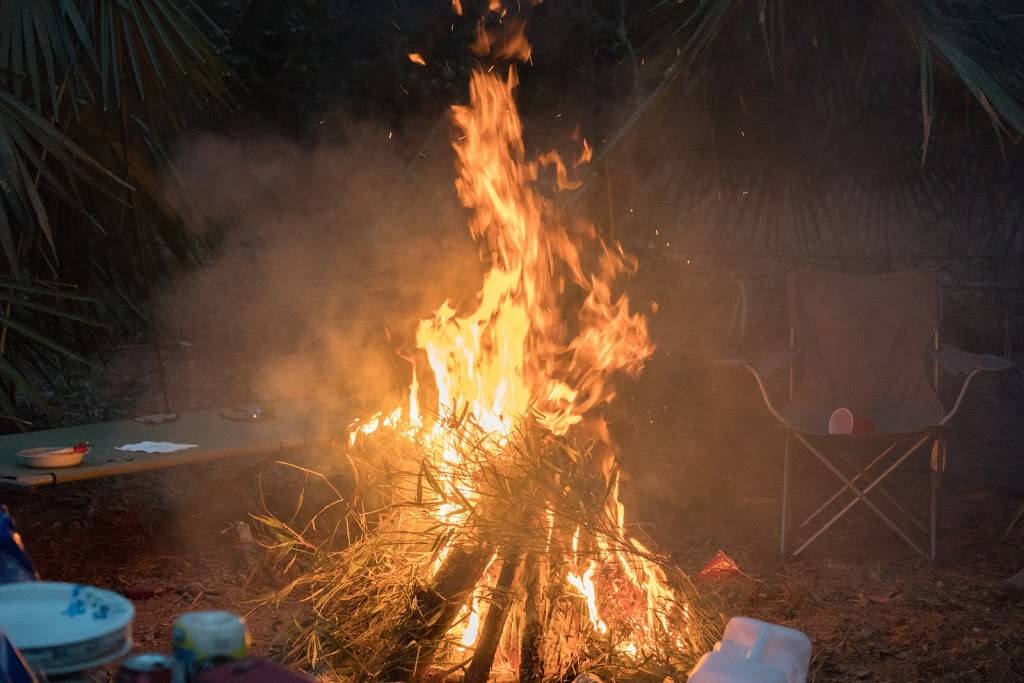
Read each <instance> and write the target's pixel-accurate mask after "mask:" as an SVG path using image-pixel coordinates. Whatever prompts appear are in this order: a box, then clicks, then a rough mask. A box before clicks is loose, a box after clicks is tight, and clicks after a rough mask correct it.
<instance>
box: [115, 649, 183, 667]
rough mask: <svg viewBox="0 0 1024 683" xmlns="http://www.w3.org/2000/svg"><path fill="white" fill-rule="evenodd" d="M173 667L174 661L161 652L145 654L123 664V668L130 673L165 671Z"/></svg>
mask: <svg viewBox="0 0 1024 683" xmlns="http://www.w3.org/2000/svg"><path fill="white" fill-rule="evenodd" d="M173 667H174V660H173V659H171V658H170V657H168V656H167V655H165V654H162V653H160V652H143V653H141V654H137V655H132V656H131V657H128V658H127V659H125V660H124V661H123V662H121V668H122V669H128V670H130V671H164V670H166V669H170V668H173Z"/></svg>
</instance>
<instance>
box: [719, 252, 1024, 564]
mask: <svg viewBox="0 0 1024 683" xmlns="http://www.w3.org/2000/svg"><path fill="white" fill-rule="evenodd" d="M787 285H788V286H787V290H788V307H789V321H790V338H789V345H788V346H789V348H788V349H786V350H784V351H780V352H775V353H772V354H766V355H765V356H764V357H763V358H761V359H760V360H759V361H756V362H754V361H731V362H729V364H736V365H741V366H742V367H744V368H746V369H747V370H749V371H750V372H751V373H752V374H753V375H754V377H755V379H756V380H757V385H758V387H759V388H760V390H761V394H762V396H763V398H764V401H765V403H766V405H767V407H768V409H769V411H770V412H771V414H772V416H773V417H774V418H775V419H776V420H777V421H778V424H779V426H780V427H781V428H782V429H783V430H784V431H785V433H786V439H785V451H784V459H783V484H782V523H781V534H780V552H781V553H782V554H783V555H785V554H786V552H787V551H788V550H789V547H790V539H791V536H794V535H800V536H802V537H801V538H799V539H797V541H796V542H795V545H796V548H795V549H794V550H793V551H792V554H793V555H799V554H800V553H801V552H803V551H804V550H805V549H806V548H807V547H808V546H809V545H810V544H811V543H813V542H814V541H815V540H817V539H818V538H820V537H821V535H822V534H823V533H824V532H825V531H826V530H828V529H829V528H831V527H832V526H833V525H834V524H835V523H836V522H837V521H838V520H839V519H840V518H842V517H843V516H844V515H845V514H846V513H847V512H849V511H850V510H851V509H852V508H854V507H855V506H856V505H857V504H858V503H862V504H863V505H864V506H865V507H867V508H868V509H869V510H870V511H871V512H873V513H874V514H875V515H876V516H877V517H878V518H879V520H880V521H881V522H882V523H884V524H885V525H886V526H887V527H889V528H890V529H892V530H893V531H894V532H895V533H896V534H897V535H898V536H899V537H900V538H902V539H903V540H904V541H905V542H906V543H907V544H908V545H909V546H910V547H911V548H913V549H914V550H915V551H917V552H918V553H920V554H921V555H923V556H925V557H927V558H929V559H934V558H935V553H936V549H935V545H936V515H937V507H938V493H939V485H940V483H941V482H940V480H941V475H942V472H943V470H944V468H945V464H946V456H947V454H946V446H945V442H944V439H943V435H944V431H945V428H946V426H947V425H948V423H949V422H950V420H951V419H953V417H954V416H955V415H956V413H957V412H958V410H959V409H960V406H961V404H962V403H963V401H964V397H965V395H966V393H967V389H968V387H969V386H970V384H971V381H972V380H973V379H974V377H975V376H976V375H977V374H978V373H980V372H983V371H999V370H1006V369H1008V368H1010V367H1011V366H1012V364H1011V363H1010V362H1009V361H1006V360H1004V359H1002V358H999V357H997V356H988V355H981V354H973V353H967V352H964V351H960V350H958V349H955V348H952V347H949V346H946V347H943V346H942V345H941V344H940V339H939V332H938V329H939V322H940V312H941V290H940V286H939V281H938V278H937V276H936V275H935V274H932V273H919V272H906V273H891V274H883V275H849V274H840V273H795V274H792V275H790V277H789V278H788V281H787ZM929 360H930V362H929ZM787 366H788V368H789V394H788V401H787V402H786V403H785V404H784V405H781V406H778V407H777V405H776V403H775V402H774V401H773V400H772V398H771V396H770V395H769V392H768V390H767V388H766V385H765V377H766V375H767V374H768V373H770V372H772V371H773V370H775V369H782V368H785V367H787ZM940 366H942V367H943V368H945V369H946V370H947V371H948V372H950V373H952V374H953V375H956V376H962V377H964V379H963V383H962V385H961V387H960V391H959V394H958V396H957V398H956V400H955V402H954V403H953V405H952V407H951V408H950V409H949V410H946V409H945V408H944V407H943V405H942V403H941V402H940V401H939V398H938V394H937V387H938V381H939V367H940ZM838 408H846V409H847V410H849V411H850V412H851V413H852V414H853V415H855V416H858V417H860V418H866V419H862V420H859V421H858V422H859V426H860V428H861V429H860V430H858V431H860V433H851V434H831V433H829V418H830V416H831V414H832V413H833V411H834V410H836V409H838ZM865 427H866V429H865ZM798 450H800V451H805V452H807V453H808V454H810V456H811V457H812V458H813V459H814V460H815V461H817V462H819V463H820V464H821V465H823V466H824V467H825V469H827V470H828V471H829V472H831V473H832V474H833V475H834V476H835V477H836V479H838V481H839V483H840V486H839V488H838V489H837V490H836V491H835V493H833V494H831V495H830V496H827V497H826V498H825V500H824V502H823V503H822V504H821V505H819V506H817V507H816V509H815V510H814V512H812V513H811V514H810V516H808V517H807V518H806V519H804V520H803V521H802V522H801V523H800V525H799V528H798V529H797V530H796V531H797V532H799V534H794V529H793V519H792V516H793V510H792V504H791V499H792V497H793V488H794V482H793V476H792V460H793V456H794V453H796V452H797V451H798ZM928 451H930V455H931V458H930V470H931V477H930V489H931V491H930V499H929V504H928V520H927V522H923V521H921V520H920V519H919V518H918V517H916V516H914V515H913V514H911V513H910V512H909V511H908V510H907V509H906V508H905V507H904V505H903V503H902V502H901V501H900V500H899V499H898V497H897V496H896V495H893V494H892V493H891V492H890V491H889V490H887V489H886V488H885V484H886V483H888V482H889V477H890V475H892V473H893V472H894V471H895V470H896V469H897V468H898V467H899V466H900V465H902V464H903V463H904V462H906V461H907V460H908V459H909V458H911V457H912V456H914V455H915V454H918V453H922V452H928ZM865 456H866V457H865ZM862 463H865V464H862ZM830 512H831V514H829V513H830ZM898 521H901V522H902V524H900V523H897V522H898ZM915 536H916V537H917V539H918V540H915ZM922 536H924V537H927V544H926V547H927V549H925V548H924V547H922V543H919V539H921V537H922Z"/></svg>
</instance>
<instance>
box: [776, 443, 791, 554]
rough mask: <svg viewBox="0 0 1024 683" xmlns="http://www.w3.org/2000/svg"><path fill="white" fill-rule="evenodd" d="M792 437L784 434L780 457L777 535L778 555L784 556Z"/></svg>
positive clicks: (787, 524) (787, 530)
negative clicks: (778, 531)
mask: <svg viewBox="0 0 1024 683" xmlns="http://www.w3.org/2000/svg"><path fill="white" fill-rule="evenodd" d="M792 441H793V439H792V437H791V436H790V435H789V434H786V445H785V448H784V452H783V456H782V523H781V525H780V533H779V554H780V555H785V554H786V535H787V533H788V532H789V516H790V510H789V478H790V475H791V470H792V450H793V448H792Z"/></svg>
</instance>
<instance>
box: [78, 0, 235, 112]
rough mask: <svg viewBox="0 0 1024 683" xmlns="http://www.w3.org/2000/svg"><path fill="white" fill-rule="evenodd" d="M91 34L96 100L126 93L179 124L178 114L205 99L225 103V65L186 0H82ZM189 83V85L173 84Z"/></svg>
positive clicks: (108, 105)
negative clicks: (96, 76)
mask: <svg viewBox="0 0 1024 683" xmlns="http://www.w3.org/2000/svg"><path fill="white" fill-rule="evenodd" d="M83 4H84V5H86V6H88V8H87V9H85V10H84V12H83V13H84V14H85V15H86V17H87V21H88V22H89V23H90V25H91V26H92V27H93V30H94V33H95V35H96V52H95V62H96V64H97V65H98V66H97V68H98V74H99V81H100V93H101V101H102V104H103V107H104V109H112V108H116V107H118V106H120V105H121V102H122V99H123V98H124V97H125V96H127V95H128V94H129V93H126V92H123V91H122V89H121V85H122V83H124V84H125V85H126V86H128V87H130V89H131V90H130V94H131V95H132V96H133V97H136V98H138V99H139V100H140V101H141V102H143V103H145V109H146V111H147V112H148V114H149V116H151V117H153V118H157V119H161V120H166V121H170V122H172V123H174V124H176V125H180V123H181V121H182V117H183V116H185V115H187V114H188V113H189V112H190V111H192V110H193V109H196V108H201V107H202V106H203V105H204V104H206V103H207V102H212V103H213V104H216V105H218V106H227V105H228V98H227V96H226V88H225V79H226V77H227V74H228V72H227V68H226V66H225V64H224V62H223V60H222V59H221V58H220V56H219V55H218V53H217V51H216V50H215V49H214V47H213V45H212V44H211V43H210V41H209V38H208V37H207V36H206V35H205V34H204V33H203V31H202V30H201V29H200V27H199V26H198V25H197V24H196V23H195V22H194V21H193V19H192V16H199V17H201V18H203V19H205V15H203V14H202V13H201V9H200V8H199V6H198V5H197V4H196V3H194V2H191V1H188V2H173V1H171V0H91V1H90V2H86V3H83ZM181 82H184V83H188V84H189V87H188V88H180V87H176V86H177V84H178V83H181Z"/></svg>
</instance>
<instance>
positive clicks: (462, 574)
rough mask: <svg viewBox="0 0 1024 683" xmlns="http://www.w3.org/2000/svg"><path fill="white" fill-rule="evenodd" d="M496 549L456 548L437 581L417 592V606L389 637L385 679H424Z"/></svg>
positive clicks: (415, 597) (383, 677)
mask: <svg viewBox="0 0 1024 683" xmlns="http://www.w3.org/2000/svg"><path fill="white" fill-rule="evenodd" d="M492 552H493V550H492V549H491V548H488V547H486V546H483V545H476V546H470V547H457V548H454V549H453V550H452V551H451V553H450V554H449V555H448V558H447V559H446V560H445V561H444V564H442V565H441V569H440V570H439V571H438V572H437V576H436V578H435V579H434V582H433V584H432V585H430V586H426V587H423V588H420V589H419V590H417V591H416V593H415V594H414V597H413V599H414V606H413V607H411V608H410V609H409V610H408V611H407V612H406V614H405V615H404V616H403V617H402V618H401V619H400V620H399V622H398V624H397V625H396V626H395V630H394V634H393V635H392V637H391V638H389V641H390V642H392V643H395V644H396V647H395V650H394V651H393V652H391V654H390V655H389V656H388V658H387V659H386V664H385V665H384V668H383V670H382V671H381V674H380V676H379V680H382V681H420V680H422V679H423V678H424V676H425V674H426V673H427V671H428V670H429V669H430V666H431V665H432V664H433V661H434V655H435V654H436V653H437V648H438V647H439V646H440V645H441V642H442V640H443V639H444V635H445V634H446V633H447V632H448V631H449V630H450V629H451V627H452V623H453V622H454V621H455V618H456V617H457V616H458V614H459V610H460V609H462V607H463V606H464V605H465V604H466V602H467V600H468V599H469V595H470V593H471V592H472V591H473V587H474V586H476V584H477V582H478V581H480V577H481V576H482V575H483V573H484V570H485V569H487V564H488V561H489V560H490V558H491V553H492Z"/></svg>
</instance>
